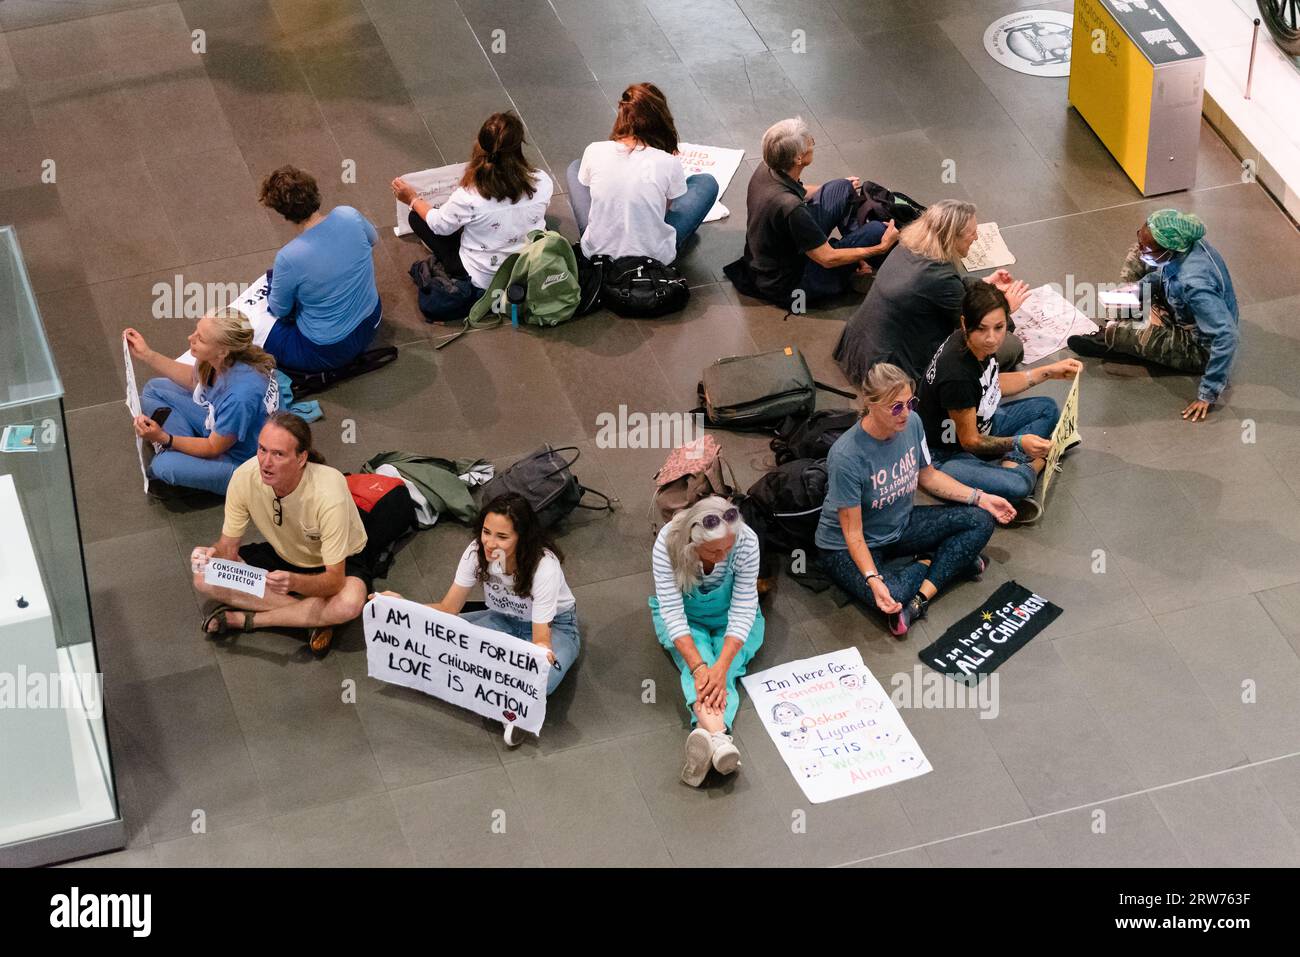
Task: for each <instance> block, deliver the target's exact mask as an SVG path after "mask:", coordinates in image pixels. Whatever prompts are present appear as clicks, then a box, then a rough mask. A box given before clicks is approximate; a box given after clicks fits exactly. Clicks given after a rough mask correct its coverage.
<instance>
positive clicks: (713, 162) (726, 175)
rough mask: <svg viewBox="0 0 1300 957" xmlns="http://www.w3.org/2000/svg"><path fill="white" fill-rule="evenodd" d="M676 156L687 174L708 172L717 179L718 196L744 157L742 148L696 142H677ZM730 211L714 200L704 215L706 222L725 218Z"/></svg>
mask: <svg viewBox="0 0 1300 957" xmlns="http://www.w3.org/2000/svg"><path fill="white" fill-rule="evenodd" d="M677 154H678V158H679V159H680V160H681V161H682V170H683V171H684V172H685V173H686V175H687V176H694V175H695V174H696V173H709V174H710V175H711V176H712V177H713V178H714V179H716V180H717V181H718V196H719V197H721V196H722V194H723V193H725V192H726V191H727V187H728V186H730V185H731V179H732V177H733V176H735V175H736V170H738V169H739V168H740V161H741V160H742V159H744V158H745V151H744V150H733V149H727V148H726V147H724V146H701V145H699V144H698V143H678V144H677ZM730 215H731V211H730V210H729V209H727V207H725V206H723V205H722V203H721V202H716V201H715V202H714V204H713V208H712V209H710V210H709V214H708V215H707V216H705V217H704V221H705V222H706V223H711V222H714V221H715V220H719V219H725V218H726V217H727V216H730Z"/></svg>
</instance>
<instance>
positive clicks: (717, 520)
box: [695, 506, 740, 531]
mask: <svg viewBox="0 0 1300 957" xmlns="http://www.w3.org/2000/svg"><path fill="white" fill-rule="evenodd" d="M738 518H740V509H738V508H736V507H734V506H733V507H731V508H729V509H727V510H726V511H725V512H723V513H722V514H721V515H719V514H718V513H717V512H710V513H709V514H708V515H705V516H704V517H703V518H702V519H700V520H699V521H698V522H696V523H695V524H696V525H703V526H704V527H705V528H707V529H708V530H709V531H713V530H714V529H715V528H717V527H718V526H719V525H721V524H722V523H723V522H726V523H727V524H728V525H730V524H731V523H732V522H734V521H735V520H736V519H738Z"/></svg>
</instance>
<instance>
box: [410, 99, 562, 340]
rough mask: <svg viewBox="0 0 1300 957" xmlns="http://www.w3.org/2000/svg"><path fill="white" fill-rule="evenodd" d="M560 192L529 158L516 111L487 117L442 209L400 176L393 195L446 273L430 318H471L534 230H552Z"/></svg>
mask: <svg viewBox="0 0 1300 957" xmlns="http://www.w3.org/2000/svg"><path fill="white" fill-rule="evenodd" d="M554 190H555V184H554V183H553V182H552V181H551V177H550V176H549V175H548V174H547V173H546V172H545V171H543V170H540V169H537V168H536V167H534V166H533V165H532V164H531V163H529V162H528V160H527V159H526V158H525V157H524V124H523V122H522V121H521V120H520V119H519V117H517V116H516V115H515V114H514V113H493V114H492V115H491V116H489V117H488V118H487V120H486V121H484V123H483V126H482V127H481V128H480V129H479V131H478V137H477V139H476V140H475V141H474V146H473V147H472V149H471V151H470V157H469V163H468V165H467V166H466V167H465V173H464V175H463V176H461V179H460V185H459V186H458V187H457V188H456V190H455V192H453V193H452V194H451V196H450V197H449V198H448V199H447V201H446V202H445V203H443V204H442V206H439V207H434V206H432V205H430V204H429V203H427V202H426V201H424V200H423V199H420V198H418V197H417V196H416V194H415V188H414V187H413V186H411V185H410V184H409V183H407V182H406V181H405V180H403V179H401V178H400V177H399V178H397V179H395V180H393V195H394V196H396V197H397V199H398V201H399V202H403V203H406V204H407V205H409V206H410V207H411V212H410V215H409V216H408V217H407V221H408V222H409V223H410V224H411V229H412V230H414V232H415V235H416V236H418V237H419V238H420V241H421V242H423V243H424V245H425V246H427V247H428V249H429V251H430V252H431V253H433V256H434V259H435V260H437V262H438V264H439V265H441V267H442V271H443V273H444V275H442V276H437V275H435V277H434V278H435V280H440V281H435V283H434V286H433V289H434V295H433V296H432V297H429V296H426V297H425V298H424V300H423V302H422V305H423V308H424V311H425V318H426V319H428V320H429V321H430V322H443V321H455V320H459V319H464V318H465V317H466V316H467V315H469V311H470V307H472V306H473V305H474V303H475V302H477V301H478V300H479V299H480V298H481V297H482V295H483V293H484V291H485V290H486V289H487V287H488V286H489V285H490V284H491V282H492V277H493V276H495V275H496V272H497V269H498V268H499V267H500V266H501V264H502V263H503V262H505V260H506V257H508V256H509V255H511V254H512V253H517V252H519V250H521V249H523V248H524V243H525V241H526V240H527V237H528V234H529V233H530V232H531V231H532V230H534V229H545V228H546V206H547V204H548V203H550V201H551V194H552V193H553V192H554Z"/></svg>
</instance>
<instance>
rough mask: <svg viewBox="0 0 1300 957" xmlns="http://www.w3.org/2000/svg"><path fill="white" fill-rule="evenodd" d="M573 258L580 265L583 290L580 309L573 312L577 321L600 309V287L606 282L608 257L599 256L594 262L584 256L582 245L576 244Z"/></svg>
mask: <svg viewBox="0 0 1300 957" xmlns="http://www.w3.org/2000/svg"><path fill="white" fill-rule="evenodd" d="M573 258H574V261H575V262H577V264H578V285H579V286H580V287H581V290H582V291H581V293H580V294H579V297H578V308H577V309H575V310H574V312H573V316H574V318H575V319H576V318H577V317H578V316H585V315H586V314H587V313H589V312H595V311H596V310H597V309H599V308H600V305H601V302H600V287H601V285H602V282H603V280H604V275H605V268H604V267H605V258H606V257H604V256H597V257H596V261H592V260H590V259H588V258H587V257H586V256H584V255H583V254H582V243H574V244H573Z"/></svg>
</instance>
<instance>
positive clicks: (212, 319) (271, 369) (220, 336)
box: [197, 306, 275, 386]
mask: <svg viewBox="0 0 1300 957" xmlns="http://www.w3.org/2000/svg"><path fill="white" fill-rule="evenodd" d="M203 318H204V319H206V320H208V322H209V323H211V324H212V327H213V329H214V331H215V333H216V341H215V343H214V344H215V345H217V346H220V347H221V348H222V349H226V350H228V351H229V353H230V355H229V356H227V357H226V364H225V365H223V366H222V367H221V368H220V369H217V368H215V367H214V366H213V365H212V364H211V363H210V362H200V363H198V364H197V372H198V381H199V382H201V383H203V384H204V385H205V386H210V385H212V384H213V383H214V382H216V381H217V376H218V375H220V374H221V373H222V372H225V371H226V370H227V369H229V368H230V367H231V366H233V365H234V364H235V363H236V362H247V363H248V364H249V365H250V366H252V367H253V368H254V369H256V370H257V371H258V372H260V373H262V375H264V376H266V377H267V378H268V379H269V378H270V377H271V376H273V375H275V356H273V355H271V353H269V352H267V351H266V350H265V349H263V348H262V347H261V346H255V345H253V324H252V323H251V322H249V321H248V317H247V316H246V315H244V314H243V313H242V312H240V311H239V310H238V309H236V308H235V307H234V306H223V307H222V308H221V309H214V310H213V311H212V312H210V313H208V314H207V315H206V316H204V317H203Z"/></svg>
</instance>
